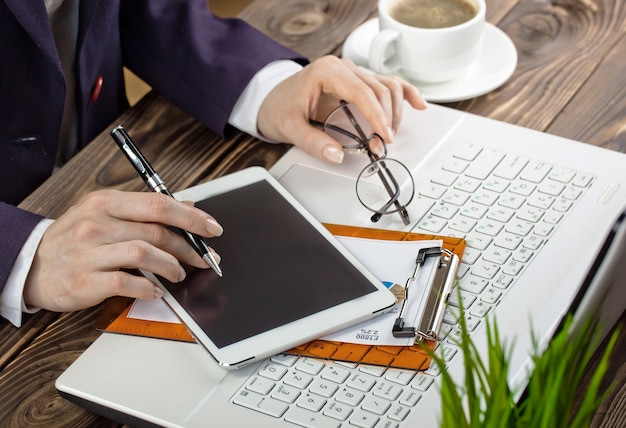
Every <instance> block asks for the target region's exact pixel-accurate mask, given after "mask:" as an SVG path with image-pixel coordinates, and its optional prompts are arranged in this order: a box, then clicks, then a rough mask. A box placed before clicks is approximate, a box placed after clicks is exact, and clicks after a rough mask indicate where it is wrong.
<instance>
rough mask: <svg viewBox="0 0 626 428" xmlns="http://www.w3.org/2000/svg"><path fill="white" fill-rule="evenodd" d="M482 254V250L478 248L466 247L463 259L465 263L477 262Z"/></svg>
mask: <svg viewBox="0 0 626 428" xmlns="http://www.w3.org/2000/svg"><path fill="white" fill-rule="evenodd" d="M480 255H481V252H480V251H479V250H476V249H474V248H466V249H465V251H463V258H462V261H463V263H465V264H468V265H473V264H474V263H476V260H478V259H479V257H480Z"/></svg>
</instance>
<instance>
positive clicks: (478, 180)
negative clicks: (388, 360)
mask: <svg viewBox="0 0 626 428" xmlns="http://www.w3.org/2000/svg"><path fill="white" fill-rule="evenodd" d="M593 179H594V177H593V176H591V175H590V174H586V173H584V172H579V171H574V170H571V169H568V168H563V167H559V166H556V165H550V164H547V163H545V162H540V161H536V160H532V159H528V158H524V157H521V156H517V155H514V154H508V153H504V152H501V151H497V150H494V149H491V148H487V147H481V146H479V145H476V144H471V143H468V144H464V145H462V146H459V147H457V150H456V151H455V153H454V154H453V155H451V156H450V157H449V158H448V159H446V160H445V161H444V162H443V163H442V165H441V168H440V169H439V170H438V171H437V173H436V174H435V175H434V177H433V178H432V179H431V181H430V182H428V183H425V184H424V185H423V186H422V187H418V188H417V189H416V193H417V195H418V198H416V200H415V201H414V202H413V203H412V204H415V205H412V206H411V211H412V212H415V210H416V209H417V211H418V215H417V216H416V217H418V218H420V219H421V220H420V221H419V223H418V224H417V226H416V228H415V229H414V230H413V231H414V232H425V233H432V234H436V235H445V236H455V237H461V238H465V240H466V242H467V246H466V248H465V252H464V255H463V259H462V261H461V264H460V267H459V271H458V277H459V282H458V285H459V288H460V293H459V292H458V291H457V290H456V289H455V290H454V291H453V292H452V295H451V297H450V300H449V302H448V309H447V311H446V316H445V318H444V323H443V325H442V330H441V332H440V333H441V335H440V336H441V338H442V339H441V341H440V342H439V343H438V348H440V351H438V352H443V355H444V358H445V359H446V361H450V360H451V359H452V358H453V357H454V356H455V355H456V354H457V353H458V350H457V349H456V347H455V345H454V343H455V341H456V340H457V339H458V337H459V333H460V330H459V327H458V313H459V309H458V308H459V306H460V304H461V303H462V305H463V307H464V309H465V317H466V324H467V327H468V329H469V330H470V332H472V331H475V330H476V329H477V328H478V326H479V325H480V324H481V322H482V321H483V320H484V319H485V317H486V316H487V315H488V314H489V312H491V311H492V310H493V308H494V307H495V306H497V304H498V302H500V301H501V300H502V299H503V298H504V297H505V295H506V294H507V292H508V291H509V290H510V289H511V287H513V286H514V284H515V283H516V280H517V278H518V277H519V276H520V275H521V273H522V272H523V271H524V269H525V267H526V266H527V264H528V263H529V262H530V261H532V259H533V258H535V257H536V256H537V253H538V252H539V251H540V250H541V249H542V247H543V245H544V244H545V242H546V240H547V239H549V237H550V236H551V235H552V234H553V233H554V230H555V229H556V228H557V227H558V225H559V223H560V222H561V221H562V220H563V219H564V218H565V216H567V213H568V212H570V210H571V209H572V207H573V206H574V204H575V203H576V201H577V200H579V199H580V197H581V196H582V194H583V193H584V192H585V190H586V189H588V188H589V186H590V185H591V183H592V182H593ZM412 215H415V214H412ZM437 375H438V370H437V367H436V366H435V365H434V364H433V365H432V366H431V367H430V368H429V369H428V370H426V371H425V372H417V371H414V370H402V369H396V368H386V367H379V366H371V365H364V364H352V363H345V362H338V361H327V360H320V359H314V358H309V357H298V356H294V355H286V354H284V355H283V354H281V355H277V356H274V357H272V358H270V359H268V360H266V361H265V362H264V363H262V364H261V365H260V366H259V368H258V370H257V371H256V372H255V373H254V374H253V375H251V376H250V377H249V378H248V379H247V381H246V382H245V383H244V385H242V386H241V388H240V389H239V390H238V391H237V393H236V394H235V395H234V397H233V399H232V400H233V402H234V403H235V404H239V405H242V406H244V407H247V408H250V409H254V410H257V411H260V412H262V413H265V414H267V415H270V416H274V417H276V418H281V419H284V420H286V421H288V422H292V423H293V424H296V425H300V426H305V427H338V426H356V427H376V428H378V427H399V426H401V424H402V422H403V421H404V420H406V419H407V417H408V415H409V414H410V412H411V411H413V410H414V406H416V405H417V403H419V401H420V398H421V397H422V395H423V394H425V393H426V392H427V391H433V390H434V391H437V388H436V387H434V386H433V384H434V380H435V378H436V377H437Z"/></svg>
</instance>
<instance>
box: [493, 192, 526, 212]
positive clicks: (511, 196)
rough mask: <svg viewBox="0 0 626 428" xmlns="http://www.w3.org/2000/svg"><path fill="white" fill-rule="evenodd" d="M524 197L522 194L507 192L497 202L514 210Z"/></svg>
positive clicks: (522, 201)
mask: <svg viewBox="0 0 626 428" xmlns="http://www.w3.org/2000/svg"><path fill="white" fill-rule="evenodd" d="M525 201H526V198H525V197H524V196H522V195H516V194H515V193H511V192H507V193H505V194H504V195H502V197H501V198H500V199H499V200H498V204H499V205H502V206H503V207H507V208H512V209H514V210H516V209H518V208H519V207H521V206H522V205H524V202H525Z"/></svg>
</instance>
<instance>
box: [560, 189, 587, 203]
mask: <svg viewBox="0 0 626 428" xmlns="http://www.w3.org/2000/svg"><path fill="white" fill-rule="evenodd" d="M582 193H583V191H582V189H578V188H576V187H573V186H569V187H567V188H566V189H565V190H564V191H563V195H561V196H563V198H564V199H568V200H570V201H575V200H576V199H578V198H579V197H580V195H581V194H582Z"/></svg>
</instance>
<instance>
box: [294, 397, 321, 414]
mask: <svg viewBox="0 0 626 428" xmlns="http://www.w3.org/2000/svg"><path fill="white" fill-rule="evenodd" d="M324 404H326V399H324V398H323V397H320V396H319V395H315V394H302V395H300V398H299V399H298V402H297V403H296V405H298V406H299V407H302V408H303V409H308V410H311V411H313V412H319V411H320V410H321V409H322V407H324Z"/></svg>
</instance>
